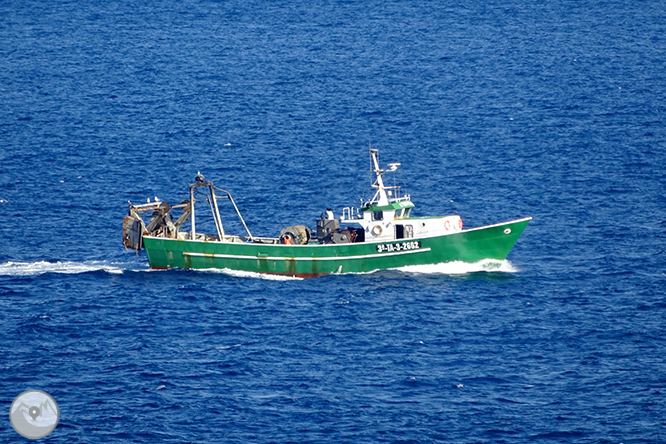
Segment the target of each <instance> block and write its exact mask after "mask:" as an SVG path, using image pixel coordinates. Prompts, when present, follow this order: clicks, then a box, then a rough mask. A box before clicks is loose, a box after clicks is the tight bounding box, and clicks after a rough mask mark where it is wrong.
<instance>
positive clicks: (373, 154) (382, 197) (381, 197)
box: [370, 148, 389, 205]
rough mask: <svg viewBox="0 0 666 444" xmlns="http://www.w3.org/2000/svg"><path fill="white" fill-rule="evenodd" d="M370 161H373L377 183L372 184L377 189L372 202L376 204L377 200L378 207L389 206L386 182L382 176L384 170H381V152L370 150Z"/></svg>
mask: <svg viewBox="0 0 666 444" xmlns="http://www.w3.org/2000/svg"><path fill="white" fill-rule="evenodd" d="M370 159H371V161H372V168H373V172H374V173H375V175H376V177H377V178H376V179H375V183H373V184H372V188H376V189H377V192H376V193H375V195H374V197H373V198H372V199H371V200H370V201H371V202H374V201H375V199H376V200H377V205H388V203H389V200H388V196H387V195H386V188H385V187H384V180H383V179H382V175H383V174H384V170H382V169H381V168H379V152H378V150H376V149H373V148H371V149H370Z"/></svg>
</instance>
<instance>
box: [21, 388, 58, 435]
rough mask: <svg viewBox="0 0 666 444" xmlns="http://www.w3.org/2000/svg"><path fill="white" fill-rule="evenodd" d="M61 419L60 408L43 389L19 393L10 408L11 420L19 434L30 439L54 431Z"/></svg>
mask: <svg viewBox="0 0 666 444" xmlns="http://www.w3.org/2000/svg"><path fill="white" fill-rule="evenodd" d="M59 419H60V409H58V404H57V403H56V402H55V399H53V397H52V396H51V395H49V394H48V393H46V392H43V391H41V390H28V391H25V392H23V393H21V394H20V395H18V396H17V397H16V398H15V399H14V402H12V406H11V407H10V408H9V420H10V422H11V423H12V427H14V430H16V433H18V434H19V435H21V436H23V437H25V438H29V439H39V438H43V437H45V436H46V435H48V434H49V433H51V432H52V431H53V429H55V428H56V426H57V425H58V420H59Z"/></svg>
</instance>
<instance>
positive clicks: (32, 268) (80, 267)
mask: <svg viewBox="0 0 666 444" xmlns="http://www.w3.org/2000/svg"><path fill="white" fill-rule="evenodd" d="M126 270H128V267H127V266H124V265H122V264H109V263H107V262H69V261H65V262H60V261H58V262H48V261H38V262H5V263H4V264H0V276H36V275H40V274H45V273H58V274H80V273H90V272H94V271H104V272H106V273H110V274H122V273H123V272H124V271H126Z"/></svg>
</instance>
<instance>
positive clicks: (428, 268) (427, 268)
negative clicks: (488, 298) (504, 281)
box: [395, 259, 520, 275]
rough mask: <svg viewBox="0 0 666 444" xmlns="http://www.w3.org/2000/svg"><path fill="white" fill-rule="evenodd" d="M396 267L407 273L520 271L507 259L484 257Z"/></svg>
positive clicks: (456, 273) (455, 273)
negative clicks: (470, 260)
mask: <svg viewBox="0 0 666 444" xmlns="http://www.w3.org/2000/svg"><path fill="white" fill-rule="evenodd" d="M395 269H396V270H400V271H403V272H405V273H414V274H449V275H458V274H469V273H478V272H482V271H485V272H489V273H517V272H518V271H520V270H518V268H516V267H515V266H514V265H513V264H512V263H511V262H509V261H508V260H506V259H505V260H496V259H483V260H481V261H479V262H473V263H469V262H460V261H455V262H443V263H439V264H430V265H406V266H404V267H398V268H395Z"/></svg>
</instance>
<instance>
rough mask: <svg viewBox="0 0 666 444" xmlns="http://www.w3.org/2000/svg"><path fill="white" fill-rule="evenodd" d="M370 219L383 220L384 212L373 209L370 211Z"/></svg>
mask: <svg viewBox="0 0 666 444" xmlns="http://www.w3.org/2000/svg"><path fill="white" fill-rule="evenodd" d="M372 220H384V212H383V211H373V212H372Z"/></svg>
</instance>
